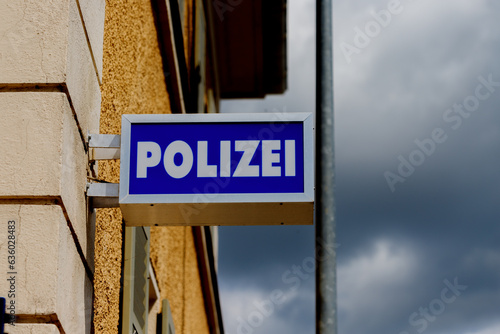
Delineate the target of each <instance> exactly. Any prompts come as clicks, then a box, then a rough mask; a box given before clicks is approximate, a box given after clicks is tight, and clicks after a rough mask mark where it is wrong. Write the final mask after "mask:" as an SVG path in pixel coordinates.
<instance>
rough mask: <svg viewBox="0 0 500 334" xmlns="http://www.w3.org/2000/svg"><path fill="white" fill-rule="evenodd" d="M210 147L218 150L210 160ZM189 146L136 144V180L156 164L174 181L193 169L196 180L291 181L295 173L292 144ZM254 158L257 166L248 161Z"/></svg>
mask: <svg viewBox="0 0 500 334" xmlns="http://www.w3.org/2000/svg"><path fill="white" fill-rule="evenodd" d="M212 145H217V146H218V147H217V148H218V149H217V150H212V152H213V151H218V155H217V156H216V157H213V156H210V153H209V152H210V150H209V148H211V146H212ZM193 146H194V147H191V146H190V145H189V144H188V143H187V142H185V141H183V140H175V141H172V142H170V143H169V144H168V145H167V146H166V147H165V149H164V150H162V148H161V146H160V144H158V143H156V142H154V141H138V142H137V162H136V177H137V179H145V178H147V177H148V170H150V169H151V168H154V167H157V166H158V165H160V164H162V165H163V168H164V170H165V172H166V173H167V174H168V175H169V176H170V177H172V178H174V179H182V178H184V177H186V176H187V175H188V174H189V173H190V172H191V171H192V170H193V168H195V169H196V177H198V178H206V177H261V176H262V177H282V176H285V177H294V176H296V173H297V171H296V153H295V152H296V148H295V146H296V145H295V140H286V139H285V140H235V141H229V140H221V141H207V140H201V141H197V142H196V145H193ZM257 154H259V155H260V157H259V158H260V159H256V160H257V161H259V162H260V163H259V164H254V163H252V161H253V160H254V158H255V156H256V155H257ZM209 161H211V163H209ZM214 162H216V163H214ZM231 166H235V168H232V167H231ZM282 166H283V168H282Z"/></svg>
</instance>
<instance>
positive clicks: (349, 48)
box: [219, 0, 500, 334]
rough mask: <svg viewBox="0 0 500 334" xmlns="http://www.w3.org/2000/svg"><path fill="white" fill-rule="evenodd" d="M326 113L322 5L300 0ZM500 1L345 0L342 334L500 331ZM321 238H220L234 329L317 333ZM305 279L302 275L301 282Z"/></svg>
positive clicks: (292, 100) (283, 102)
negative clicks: (316, 260) (320, 69)
mask: <svg viewBox="0 0 500 334" xmlns="http://www.w3.org/2000/svg"><path fill="white" fill-rule="evenodd" d="M288 6H289V12H288V15H289V22H288V32H289V35H288V42H289V51H288V58H289V59H288V61H289V79H288V86H289V89H288V91H287V93H286V94H284V95H283V96H272V97H268V98H266V99H264V100H252V101H229V102H226V103H224V104H223V112H262V111H288V112H293V111H309V112H313V111H314V83H315V67H314V60H315V55H314V48H315V46H314V45H315V40H314V39H315V31H314V29H315V26H314V24H315V23H314V18H315V1H312V0H289V1H288ZM498 17H500V2H498V1H495V0H474V1H471V0H440V1H433V0H413V1H412V0H401V1H386V0H383V1H380V0H370V1H368V0H334V19H335V24H334V29H335V52H334V54H335V66H334V72H335V140H336V146H335V156H336V202H337V217H336V221H337V242H338V248H337V257H338V266H337V274H338V286H337V290H338V329H339V330H338V332H339V333H340V334H419V333H426V334H498V333H500V112H499V110H498V109H499V108H498V106H500V21H499V20H498ZM313 254H314V227H311V226H299V227H290V226H277V227H271V226H269V227H225V228H221V229H220V257H219V284H220V291H221V298H222V306H223V315H224V322H225V330H226V333H229V334H240V333H244V334H250V333H255V334H261V333H265V334H274V333H287V334H303V333H314V299H315V295H314V272H312V271H311V270H309V271H307V270H305V269H306V268H309V269H310V268H311V267H310V266H309V265H310V259H311V256H312V255H313ZM297 268H301V270H297Z"/></svg>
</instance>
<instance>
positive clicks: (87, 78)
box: [0, 0, 286, 334]
mask: <svg viewBox="0 0 500 334" xmlns="http://www.w3.org/2000/svg"><path fill="white" fill-rule="evenodd" d="M285 4H286V3H285V1H272V2H264V1H244V0H227V1H223V0H220V1H219V0H215V1H211V0H167V1H165V0H151V1H150V0H127V1H125V0H57V1H54V0H8V1H7V0H0V157H1V158H0V226H2V228H1V231H0V254H2V256H0V268H1V270H2V272H3V273H4V275H5V279H2V280H0V282H1V283H0V295H1V296H2V297H5V298H6V304H7V313H8V314H9V313H10V314H12V315H15V321H14V318H12V320H13V321H12V322H13V324H14V325H10V324H6V332H8V333H135V332H137V333H170V332H169V329H168V328H169V326H170V331H172V330H174V331H175V333H178V334H179V333H180V334H190V333H193V334H200V333H223V324H222V315H221V309H220V302H219V297H218V289H217V275H216V272H217V271H216V269H217V267H216V265H217V230H216V228H215V227H210V228H209V227H192V226H168V227H167V226H155V227H151V228H144V227H133V228H132V227H125V226H124V224H123V222H122V217H121V213H120V210H119V209H118V208H96V207H95V205H94V202H93V200H92V198H90V197H89V196H87V195H88V194H87V191H88V187H89V184H90V183H103V182H112V183H119V160H107V161H96V160H94V159H93V156H94V155H93V149H92V148H90V147H89V137H91V135H92V134H119V133H120V126H121V115H123V114H157V113H215V112H218V111H219V105H220V99H221V98H252V97H263V96H265V95H266V94H276V93H282V92H283V91H284V90H285V88H286V35H285V30H286V6H285ZM134 331H135V332H134ZM172 333H173V331H172Z"/></svg>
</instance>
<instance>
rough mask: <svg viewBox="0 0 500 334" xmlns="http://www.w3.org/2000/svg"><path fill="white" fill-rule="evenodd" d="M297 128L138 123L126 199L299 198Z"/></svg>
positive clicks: (301, 155)
mask: <svg viewBox="0 0 500 334" xmlns="http://www.w3.org/2000/svg"><path fill="white" fill-rule="evenodd" d="M303 139H304V130H303V124H302V122H287V123H257V122H256V123H140V124H132V126H131V134H130V165H129V170H130V194H134V195H144V194H196V193H213V192H217V193H220V194H241V193H252V194H255V193H302V192H303V191H304V146H303Z"/></svg>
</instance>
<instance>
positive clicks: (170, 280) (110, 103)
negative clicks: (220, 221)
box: [94, 0, 209, 334]
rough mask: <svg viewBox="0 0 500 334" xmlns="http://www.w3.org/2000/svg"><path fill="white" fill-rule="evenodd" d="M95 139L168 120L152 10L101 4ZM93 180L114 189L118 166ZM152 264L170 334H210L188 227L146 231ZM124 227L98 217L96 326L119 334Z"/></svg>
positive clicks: (105, 167)
mask: <svg viewBox="0 0 500 334" xmlns="http://www.w3.org/2000/svg"><path fill="white" fill-rule="evenodd" d="M104 31H105V33H104V50H103V70H102V86H101V93H102V104H101V120H100V133H103V134H104V133H109V134H118V133H120V126H121V115H122V114H139V113H145V114H154V113H170V111H171V110H170V103H169V100H168V94H167V90H166V87H165V78H164V76H163V67H162V58H161V55H160V51H159V47H158V42H157V35H156V29H155V25H154V18H153V12H152V7H151V3H150V1H149V0H129V1H124V0H107V1H106V16H105V26H104ZM98 177H99V179H102V180H106V181H110V182H119V164H118V162H101V163H99V175H98ZM151 259H152V264H153V267H154V269H155V272H156V278H157V280H158V286H159V289H160V294H161V298H168V299H169V301H170V304H171V308H172V314H173V318H174V323H175V329H176V333H178V334H203V333H208V332H209V331H208V325H207V319H206V315H205V314H206V313H205V310H204V303H203V296H202V291H201V283H200V278H199V277H200V276H199V272H198V264H197V259H196V251H195V248H194V241H193V235H192V231H191V228H190V227H156V228H152V229H151ZM121 261H122V223H121V215H120V212H119V210H117V209H101V210H98V213H97V222H96V237H95V276H94V289H95V290H94V291H95V302H94V307H95V309H94V325H95V332H96V333H106V334H111V333H118V323H119V317H120V315H119V302H120V301H119V298H120V274H121Z"/></svg>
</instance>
